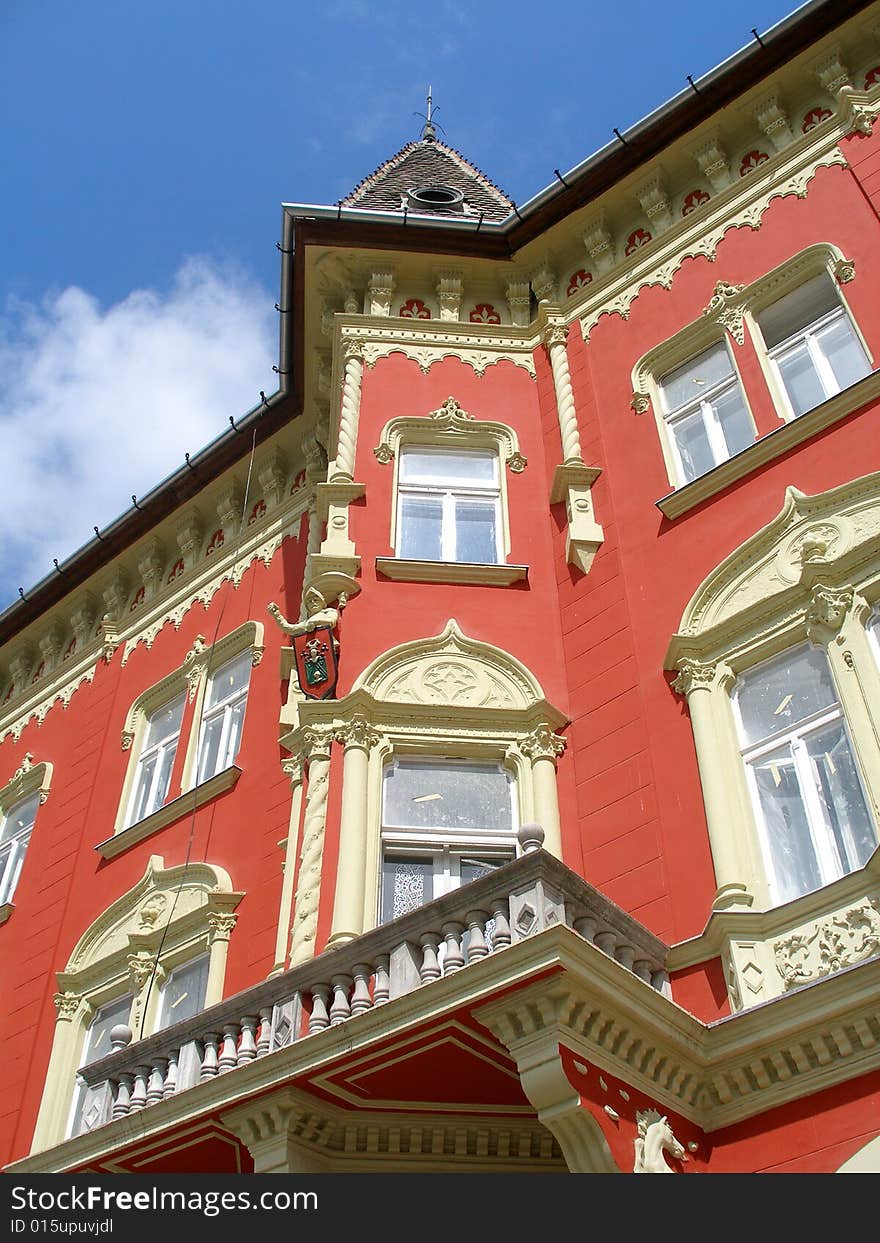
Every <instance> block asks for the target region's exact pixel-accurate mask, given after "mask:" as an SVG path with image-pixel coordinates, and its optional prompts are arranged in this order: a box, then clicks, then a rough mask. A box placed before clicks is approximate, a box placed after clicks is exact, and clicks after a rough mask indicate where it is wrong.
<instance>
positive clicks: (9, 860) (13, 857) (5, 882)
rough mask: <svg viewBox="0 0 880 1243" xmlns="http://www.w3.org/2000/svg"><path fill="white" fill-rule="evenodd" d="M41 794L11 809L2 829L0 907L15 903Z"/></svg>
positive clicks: (0, 845)
mask: <svg viewBox="0 0 880 1243" xmlns="http://www.w3.org/2000/svg"><path fill="white" fill-rule="evenodd" d="M39 806H40V795H39V793H37V794H31V795H30V796H29V797H28V798H24V799H22V800H21V802H19V803H16V804H15V806H14V807H10V809H9V811H8V812H7V814H6V815H5V816H4V818H3V825H2V828H0V906H4V905H5V904H6V903H7V902H11V901H12V898H13V895H14V893H15V887H16V885H17V884H18V878H19V876H20V875H21V867H22V864H23V863H24V856H25V852H26V851H27V848H28V842H29V841H30V840H31V832H32V831H33V827H34V821H35V819H36V817H37V809H38V808H39Z"/></svg>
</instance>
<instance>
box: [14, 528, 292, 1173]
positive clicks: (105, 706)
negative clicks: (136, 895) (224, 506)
mask: <svg viewBox="0 0 880 1243" xmlns="http://www.w3.org/2000/svg"><path fill="white" fill-rule="evenodd" d="M303 521H304V523H305V520H303ZM304 554H305V527H303V530H302V531H301V534H300V538H299V539H298V540H292V539H288V540H286V541H285V542H284V544H283V545H282V547H281V549H280V550H279V552H277V553H276V554H275V557H274V559H273V561H272V562H271V565H270V566H269V568H268V569H267V568H266V566H265V565H264V564H263V563H262V562H261V561H255V562H254V563H253V564H252V565H251V567H250V568H249V569H248V570H247V571H246V572H245V574H244V576H243V578H242V581H241V583H240V584H239V586H238V588H237V589H236V588H233V586H232V584H231V583H230V582H226V583H224V584H223V585H222V586H221V587H220V589H219V590H218V592H217V593H216V595H215V596H214V597H213V599H212V600H211V602H210V604H209V605H208V607H207V608H205V607H204V606H203V605H202V604H201V603H197V604H196V605H194V606H193V607H192V608H191V609H190V610H189V612H188V613H187V614H186V615H185V617H184V618H183V621H182V622H181V625H180V629H179V630H177V631H175V629H174V627H173V625H172V624H171V623H168V624H166V625H165V626H164V627H163V629H162V630H161V631H160V632H159V634H158V635H157V637H156V639H155V641H154V643H153V645H152V647H151V648H150V649H149V650H148V649H147V648H146V646H145V645H144V644H139V645H138V647H137V648H136V649H135V650H134V651H133V652H132V653H131V655H130V656H129V659H128V661H127V662H126V663H125V665H122V663H121V662H122V654H123V648H122V647H121V646H120V647H119V648H117V650H116V652H115V654H114V656H113V658H112V659H111V661H110V662H109V663H105V662H104V661H103V660H102V661H99V663H98V666H97V669H96V671H95V677H94V681H93V682H91V683H88V682H86V683H84V684H83V685H82V686H80V687H79V689H78V690H77V691H76V692H75V693H74V695H73V697H72V699H71V701H70V704H69V705H68V707H67V708H66V709H65V708H63V707H62V706H61V704H60V703H58V704H56V705H55V706H54V707H53V708H52V709H51V710H50V711H49V713H48V715H47V716H46V718H45V720H44V721H43V723H42V724H41V725H39V724H37V722H36V721H31V722H30V723H29V724H28V725H27V726H26V727H25V730H24V732H23V734H22V736H21V738H20V739H19V740H18V742H15V741H13V740H12V739H11V738H7V739H6V740H5V741H4V742H3V744H2V746H0V783H4V784H5V782H6V781H8V780H9V778H10V777H11V776H12V774H13V772H14V771H15V770H16V768H17V767H18V765H19V764H20V763H21V760H22V757H23V756H24V754H25V752H27V751H30V752H31V753H32V754H33V756H34V761H35V762H37V763H39V762H42V761H49V762H51V763H52V764H53V765H54V774H53V780H52V787H51V789H50V792H49V797H48V799H47V801H46V803H45V804H44V805H43V806H42V807H41V808H40V809H39V812H38V815H37V819H36V823H35V826H34V831H33V835H32V837H31V841H30V844H29V847H28V851H27V855H26V857H25V861H24V866H23V868H22V872H21V877H20V879H19V883H18V886H17V888H16V891H15V896H14V904H15V909H14V911H13V914H12V916H11V917H10V919H9V920H8V921H7V922H6V923H5V924H4V925H3V926H2V928H0V944H2V954H0V996H3V997H4V998H5V999H6V1004H4V1006H3V1007H2V1009H0V1044H2V1047H3V1049H4V1050H5V1053H4V1058H3V1060H2V1065H0V1165H3V1164H6V1163H7V1162H9V1161H11V1160H13V1159H15V1158H17V1157H21V1156H23V1155H25V1154H26V1153H27V1152H28V1151H29V1149H30V1142H31V1137H32V1134H33V1127H34V1122H35V1120H36V1115H37V1110H38V1108H39V1104H40V1099H41V1097H42V1091H43V1083H44V1075H45V1068H46V1065H47V1062H48V1058H49V1052H50V1050H51V1047H52V1039H53V1035H54V1029H55V1008H54V1006H53V1004H52V996H53V994H54V993H55V991H56V981H55V972H56V971H60V970H63V969H64V968H65V966H66V965H67V961H68V958H69V957H70V953H71V951H72V949H73V947H74V945H75V944H76V942H77V940H78V939H79V937H80V936H81V935H82V933H83V932H84V931H85V929H86V928H87V927H88V926H89V924H91V923H92V921H93V920H94V919H95V917H96V916H97V915H98V914H99V913H100V912H101V911H103V910H105V909H106V908H107V907H108V906H110V904H111V903H112V902H114V901H115V900H116V899H117V898H119V897H121V896H122V895H123V894H124V893H126V892H127V891H128V890H129V889H131V887H132V886H133V885H134V884H136V883H137V881H139V880H140V879H141V877H142V876H143V874H144V872H145V870H146V867H147V861H148V859H149V857H150V855H153V854H157V855H161V856H162V857H163V859H164V861H165V867H173V866H176V865H179V864H182V863H183V862H184V861H185V859H186V856H187V849H188V845H189V851H190V854H189V857H190V859H191V860H193V861H201V860H205V861H207V862H209V863H213V864H219V865H220V866H222V867H224V868H226V870H227V871H228V872H229V875H230V877H231V879H232V884H233V887H234V888H235V889H236V890H239V891H244V892H245V893H246V894H247V896H246V897H245V898H244V899H243V901H242V902H241V903H240V905H239V907H238V917H239V918H238V923H237V926H236V929H235V931H234V933H233V935H232V937H231V939H230V943H229V959H228V966H227V972H226V984H225V993H226V995H229V994H231V993H234V992H237V991H239V990H240V989H242V988H245V987H247V986H249V985H251V984H254V983H256V982H258V981H259V980H261V979H264V978H265V976H266V975H267V974H268V972H269V970H270V969H271V967H272V964H273V962H274V956H275V934H276V928H277V918H278V907H279V901H280V894H281V864H282V861H283V850H282V848H280V847H279V845H278V843H279V842H280V841H281V840H282V839H283V838H285V837H286V836H287V831H288V823H289V817H290V803H291V794H290V783H289V780H288V778H287V777H286V776H285V774H284V773H283V772H282V770H281V765H280V758H281V755H282V751H281V748H280V747H279V745H278V716H279V711H280V707H281V704H282V703H283V702H284V699H285V697H286V687H282V686H281V684H280V681H279V661H280V656H279V652H280V648H281V646H282V641H283V640H284V636H283V635H282V634H281V632H280V630H279V629H278V627H277V626H276V625H275V624H274V622H273V621H272V619H271V617H270V616H269V615H268V613H267V612H266V604H267V603H268V602H269V601H270V600H276V601H278V602H279V604H281V606H282V607H284V602H285V601H292V600H294V599H295V604H294V605H293V606H292V607H291V605H288V607H290V608H291V611H292V612H293V613H294V615H296V613H297V612H298V607H299V594H300V591H301V583H302V573H303V564H304ZM297 580H298V582H299V584H300V586H299V587H296V588H295V587H294V583H295V582H296V581H297ZM248 620H253V621H259V622H262V623H263V625H264V636H265V652H264V655H263V659H262V661H261V663H260V664H259V665H258V666H257V667H255V668H254V669H252V671H251V681H250V690H249V693H248V703H247V709H246V714H245V723H244V732H243V736H242V744H241V750H240V751H239V755H238V758H237V760H236V763H237V764H238V766H239V767H240V768H241V770H242V775H241V777H240V779H239V781H238V784H237V786H236V787H235V788H234V789H233V790H230V791H228V792H227V793H225V794H221V795H219V796H217V797H216V798H215V799H213V800H212V801H211V802H209V803H207V804H206V805H204V806H203V807H201V808H199V809H198V810H197V811H196V812H195V814H194V815H186V816H184V817H183V818H181V819H179V820H177V821H175V822H174V823H172V824H169V825H168V826H167V827H166V828H164V829H161V830H159V831H158V832H155V833H153V834H152V835H151V836H150V837H148V838H147V839H146V840H144V841H142V842H139V843H137V844H135V845H133V846H131V847H130V848H129V849H128V850H126V851H124V852H123V853H122V854H120V855H118V856H117V857H116V858H114V859H106V860H105V859H103V858H102V857H101V855H99V854H98V853H96V851H95V849H94V847H95V845H96V844H97V843H99V842H101V841H103V840H104V839H106V838H108V837H111V836H112V834H113V825H114V823H115V820H116V814H117V809H118V806H119V797H120V792H121V790H122V783H123V779H124V777H125V773H126V769H127V765H128V762H129V757H130V754H131V753H130V752H128V751H123V750H122V747H121V743H120V735H121V732H122V728H123V724H124V721H125V715H126V712H127V711H128V708H129V707H130V705H131V703H132V702H133V701H134V700H135V699H136V698H137V696H138V695H140V694H141V693H142V692H143V691H144V690H146V689H147V688H148V687H150V686H152V685H153V684H154V683H156V682H157V681H159V680H160V679H161V678H162V677H164V676H165V675H166V674H168V673H171V672H172V671H173V670H175V669H177V668H179V666H180V665H181V663H182V661H183V657H184V655H185V654H186V652H187V651H188V650H189V649H190V648H191V647H192V644H193V641H194V640H195V638H196V636H197V635H199V634H201V635H203V636H204V637H205V639H206V640H207V641H208V642H209V643H210V642H211V641H212V640H213V639H215V638H222V637H223V636H224V635H226V634H229V633H230V632H231V631H233V630H235V629H236V627H238V626H240V625H242V623H244V622H245V621H248ZM191 712H192V708H191V706H190V714H191ZM184 729H186V722H185V723H184ZM182 745H183V735H182V741H181V747H182ZM178 780H179V776H178ZM178 792H179V791H178ZM170 793H171V795H173V794H174V790H173V788H172V791H171V792H170ZM190 833H192V841H191V845H190V844H189V843H190ZM19 1111H20V1112H19Z"/></svg>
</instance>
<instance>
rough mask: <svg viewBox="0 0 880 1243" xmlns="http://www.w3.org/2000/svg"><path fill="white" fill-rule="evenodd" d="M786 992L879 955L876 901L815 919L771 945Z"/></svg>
mask: <svg viewBox="0 0 880 1243" xmlns="http://www.w3.org/2000/svg"><path fill="white" fill-rule="evenodd" d="M773 952H774V955H775V959H776V969H777V971H778V972H779V975H780V977H781V979H782V982H783V986H784V988H785V989H786V990H788V989H791V988H798V987H800V985H802V984H811V983H812V982H813V981H814V980H820V979H822V978H823V976H826V975H830V974H831V973H832V972H833V971H840V970H842V969H843V968H844V967H852V966H855V964H856V963H860V962H864V961H865V960H866V959H868V958H873V957H874V956H875V955H877V954H880V902H878V901H877V899H876V898H866V899H865V901H864V902H861V903H859V904H858V905H857V906H853V907H850V909H849V910H846V911H842V912H839V913H838V914H836V915H831V916H829V917H828V918H826V919H821V920H817V921H816V922H815V923H813V924H810V925H808V926H807V927H806V928H803V929H801V930H799V931H798V932H795V933H792V934H791V935H790V936H787V937H782V938H781V939H780V940H778V941H776V942H775V943H774V945H773Z"/></svg>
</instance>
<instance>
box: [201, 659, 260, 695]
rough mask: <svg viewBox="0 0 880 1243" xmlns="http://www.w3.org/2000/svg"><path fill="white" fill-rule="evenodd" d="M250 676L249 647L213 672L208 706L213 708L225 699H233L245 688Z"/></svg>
mask: <svg viewBox="0 0 880 1243" xmlns="http://www.w3.org/2000/svg"><path fill="white" fill-rule="evenodd" d="M250 676H251V652H250V648H248V650H247V651H246V652H242V653H241V655H239V656H236V657H235V659H234V660H230V661H227V663H226V664H225V665H221V667H220V668H219V669H218V670H217V671H216V672H215V673H212V674H211V682H210V685H209V687H208V695H207V704H206V706H207V707H208V708H213V707H215V706H216V705H217V704H218V703H221V702H222V701H223V700H224V699H231V698H232V696H233V695H236V694H238V692H239V691H242V690H245V689H246V688H247V685H248V681H249V679H250Z"/></svg>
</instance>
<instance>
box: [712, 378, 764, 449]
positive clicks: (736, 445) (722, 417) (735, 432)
mask: <svg viewBox="0 0 880 1243" xmlns="http://www.w3.org/2000/svg"><path fill="white" fill-rule="evenodd" d="M712 409H713V410H714V412H715V417H716V418H717V419H718V422H719V423H720V424H721V430H722V432H723V433H724V443H725V444H726V445H727V452H728V453H729V454H730V455H731V457H732V456H733V454H734V453H739V452H740V450H741V449H745V448H746V446H747V445H750V444H752V442H753V441H754V439H755V432H754V429H753V428H752V425H751V423H750V421H749V416H748V414H747V413H746V407H745V402H744V401H743V398H742V393H741V392H740V389H739V385H738V384H737V385H734V386H733V387H731V388H729V389H727V390H726V392H724V393H722V394H721V395H720V396H718V397H716V398H715V399H714V401H713V402H712Z"/></svg>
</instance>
